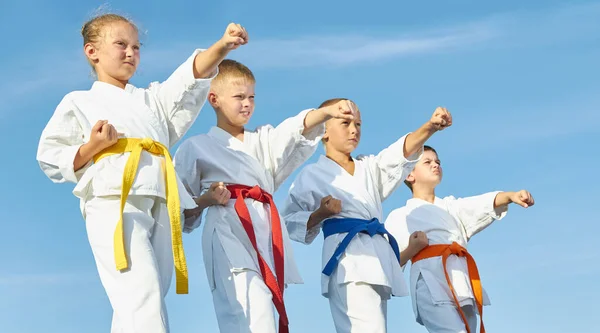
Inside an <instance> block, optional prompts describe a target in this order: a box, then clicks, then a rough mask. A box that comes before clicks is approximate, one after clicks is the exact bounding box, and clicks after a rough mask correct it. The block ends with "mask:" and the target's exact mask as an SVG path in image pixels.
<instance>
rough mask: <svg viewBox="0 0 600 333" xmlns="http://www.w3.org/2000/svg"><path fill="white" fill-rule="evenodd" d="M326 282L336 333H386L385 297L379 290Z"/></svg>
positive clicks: (371, 286) (331, 277) (358, 283)
mask: <svg viewBox="0 0 600 333" xmlns="http://www.w3.org/2000/svg"><path fill="white" fill-rule="evenodd" d="M337 271H338V270H337V269H336V270H334V271H333V274H331V276H330V278H329V295H328V299H329V307H330V308H331V315H332V317H333V323H334V324H335V330H336V332H337V333H385V332H386V330H387V328H386V326H387V297H382V295H383V291H382V290H381V289H382V288H381V287H380V286H373V285H370V284H367V283H362V282H348V283H343V284H340V283H337V282H336V281H337Z"/></svg>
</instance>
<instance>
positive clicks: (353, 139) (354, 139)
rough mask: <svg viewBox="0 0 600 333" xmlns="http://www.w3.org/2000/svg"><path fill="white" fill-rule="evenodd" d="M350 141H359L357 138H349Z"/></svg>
mask: <svg viewBox="0 0 600 333" xmlns="http://www.w3.org/2000/svg"><path fill="white" fill-rule="evenodd" d="M348 141H351V142H354V143H358V139H356V138H352V139H349V140H348Z"/></svg>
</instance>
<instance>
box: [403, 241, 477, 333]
mask: <svg viewBox="0 0 600 333" xmlns="http://www.w3.org/2000/svg"><path fill="white" fill-rule="evenodd" d="M450 255H455V256H458V257H465V258H467V267H468V268H469V277H470V278H471V287H472V289H473V295H475V302H476V303H477V310H479V316H480V317H481V326H480V328H479V332H480V333H485V327H484V326H483V289H482V288H481V280H480V279H479V271H478V270H477V264H475V260H474V259H473V257H472V256H471V255H470V254H469V252H467V249H465V248H464V247H462V246H460V245H459V244H458V243H456V242H453V243H452V244H439V245H429V246H427V247H426V248H424V249H423V250H421V251H420V252H419V253H417V254H416V255H415V256H414V257H413V258H412V262H413V264H414V263H416V262H417V261H419V260H423V259H427V258H433V257H440V256H441V257H442V265H444V274H446V281H447V282H448V287H450V291H451V292H452V297H453V298H454V304H456V308H457V309H458V313H459V314H460V317H461V318H462V320H463V322H464V323H465V327H466V328H467V333H471V329H470V328H469V323H468V322H467V317H466V316H465V313H464V312H463V310H462V309H461V307H460V303H459V302H458V298H457V297H456V292H455V291H454V287H453V286H452V282H451V281H450V277H449V276H448V269H447V268H446V260H447V259H448V257H449V256H450Z"/></svg>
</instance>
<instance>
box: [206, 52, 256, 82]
mask: <svg viewBox="0 0 600 333" xmlns="http://www.w3.org/2000/svg"><path fill="white" fill-rule="evenodd" d="M231 79H244V80H247V81H249V82H251V83H255V82H256V79H255V78H254V74H253V73H252V71H251V70H250V68H248V67H246V66H245V65H244V64H242V63H240V62H238V61H235V60H231V59H225V60H223V61H221V63H220V64H219V74H217V76H216V77H215V78H214V79H213V80H212V83H211V84H212V85H213V86H218V85H220V84H222V83H224V82H226V81H227V80H231Z"/></svg>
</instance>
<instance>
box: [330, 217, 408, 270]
mask: <svg viewBox="0 0 600 333" xmlns="http://www.w3.org/2000/svg"><path fill="white" fill-rule="evenodd" d="M344 232H347V233H348V234H347V235H346V237H344V239H343V240H342V242H341V243H340V244H339V245H338V247H337V249H335V252H334V253H333V256H331V259H329V261H328V262H327V265H325V268H324V269H323V274H325V275H327V276H331V273H333V270H334V269H335V268H336V267H337V265H338V263H339V262H340V257H341V256H342V254H343V253H344V252H345V251H346V248H347V247H348V244H350V241H351V240H352V238H354V236H356V234H358V233H359V232H362V233H365V234H369V236H371V237H373V236H375V235H387V236H388V239H389V242H390V246H391V247H392V250H394V254H395V255H396V258H398V262H400V249H399V248H398V242H396V239H395V238H394V236H392V235H391V234H390V233H389V232H388V231H387V230H386V229H385V226H384V225H383V224H381V223H379V220H378V219H377V218H373V219H371V220H362V219H353V218H338V219H329V220H326V221H325V222H323V235H324V236H325V238H327V237H329V236H331V235H335V234H341V233H344Z"/></svg>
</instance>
